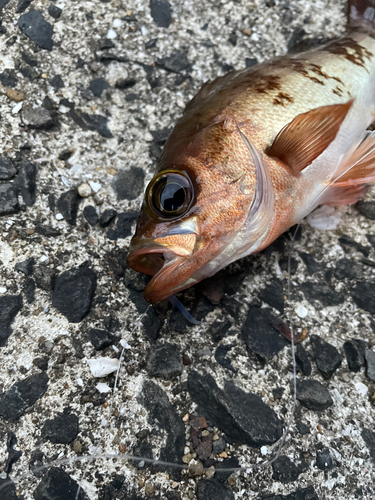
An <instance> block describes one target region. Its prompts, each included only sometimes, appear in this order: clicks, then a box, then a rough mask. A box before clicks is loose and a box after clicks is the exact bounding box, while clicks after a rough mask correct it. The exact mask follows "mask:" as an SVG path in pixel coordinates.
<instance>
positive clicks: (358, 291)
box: [352, 281, 375, 314]
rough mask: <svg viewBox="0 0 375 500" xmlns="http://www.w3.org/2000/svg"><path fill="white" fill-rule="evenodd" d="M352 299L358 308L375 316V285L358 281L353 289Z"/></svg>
mask: <svg viewBox="0 0 375 500" xmlns="http://www.w3.org/2000/svg"><path fill="white" fill-rule="evenodd" d="M352 297H353V300H354V302H355V303H356V304H357V306H358V307H360V308H361V309H363V310H364V311H368V312H369V313H371V314H375V283H367V282H366V281H358V282H357V285H356V286H355V287H354V288H353V291H352Z"/></svg>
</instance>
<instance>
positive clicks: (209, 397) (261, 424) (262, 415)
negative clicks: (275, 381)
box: [188, 371, 284, 448]
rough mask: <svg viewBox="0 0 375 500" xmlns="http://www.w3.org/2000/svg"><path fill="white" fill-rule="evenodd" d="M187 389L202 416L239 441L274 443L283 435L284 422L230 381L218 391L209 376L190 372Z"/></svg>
mask: <svg viewBox="0 0 375 500" xmlns="http://www.w3.org/2000/svg"><path fill="white" fill-rule="evenodd" d="M188 391H189V393H190V396H191V398H192V400H193V401H194V402H195V403H197V404H198V406H199V410H200V411H202V415H204V416H205V417H206V418H207V419H209V420H210V421H211V422H212V424H213V425H215V426H216V427H218V428H219V429H220V430H222V431H223V432H225V434H226V435H227V436H229V437H231V438H232V439H234V440H235V441H237V442H239V443H243V444H248V445H249V446H253V447H255V448H259V447H261V446H263V445H266V444H272V443H275V442H276V441H277V440H278V439H280V437H281V436H282V434H283V427H284V423H283V421H282V420H280V419H279V418H278V417H277V415H276V413H275V412H274V410H273V409H272V408H270V407H269V406H268V405H266V403H264V402H263V401H262V400H261V398H260V397H259V396H257V395H256V394H252V393H251V392H245V391H243V390H242V389H240V388H239V387H237V386H236V385H235V384H234V382H233V381H229V380H225V381H224V389H223V390H222V389H220V388H219V387H218V386H217V384H216V382H215V380H214V379H213V377H212V376H211V375H209V374H206V375H203V376H202V375H199V374H198V373H197V372H194V371H192V372H190V374H189V378H188Z"/></svg>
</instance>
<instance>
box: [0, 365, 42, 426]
mask: <svg viewBox="0 0 375 500" xmlns="http://www.w3.org/2000/svg"><path fill="white" fill-rule="evenodd" d="M48 380H49V378H48V376H47V374H46V372H41V373H37V374H36V375H31V376H30V377H27V378H26V379H24V380H21V381H20V382H16V383H15V384H14V385H13V386H12V387H11V388H10V389H9V391H8V392H6V393H4V394H3V395H2V396H1V398H0V415H1V416H2V417H3V418H4V419H5V420H8V421H9V422H14V421H15V420H17V419H18V418H20V417H21V416H22V415H23V414H24V413H25V411H26V409H27V408H29V407H30V406H31V405H33V404H34V403H35V402H36V401H38V399H40V398H41V397H42V396H43V394H44V393H45V392H46V390H47V387H48Z"/></svg>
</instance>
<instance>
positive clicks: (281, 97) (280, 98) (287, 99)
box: [273, 92, 294, 106]
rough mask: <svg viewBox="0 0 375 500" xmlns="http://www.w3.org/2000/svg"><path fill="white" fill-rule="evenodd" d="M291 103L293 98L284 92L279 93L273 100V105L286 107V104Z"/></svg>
mask: <svg viewBox="0 0 375 500" xmlns="http://www.w3.org/2000/svg"><path fill="white" fill-rule="evenodd" d="M293 102H294V99H293V97H292V96H291V95H289V94H286V93H285V92H279V93H278V94H277V96H276V97H275V98H274V100H273V103H274V104H280V105H281V106H287V105H288V104H292V103H293Z"/></svg>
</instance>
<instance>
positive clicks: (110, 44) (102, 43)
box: [98, 38, 115, 50]
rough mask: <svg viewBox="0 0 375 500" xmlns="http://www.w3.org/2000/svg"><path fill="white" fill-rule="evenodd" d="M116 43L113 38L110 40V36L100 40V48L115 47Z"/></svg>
mask: <svg viewBox="0 0 375 500" xmlns="http://www.w3.org/2000/svg"><path fill="white" fill-rule="evenodd" d="M114 46H115V44H114V43H113V42H112V40H109V39H108V38H102V39H101V40H99V45H98V48H99V50H105V49H113V47H114Z"/></svg>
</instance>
